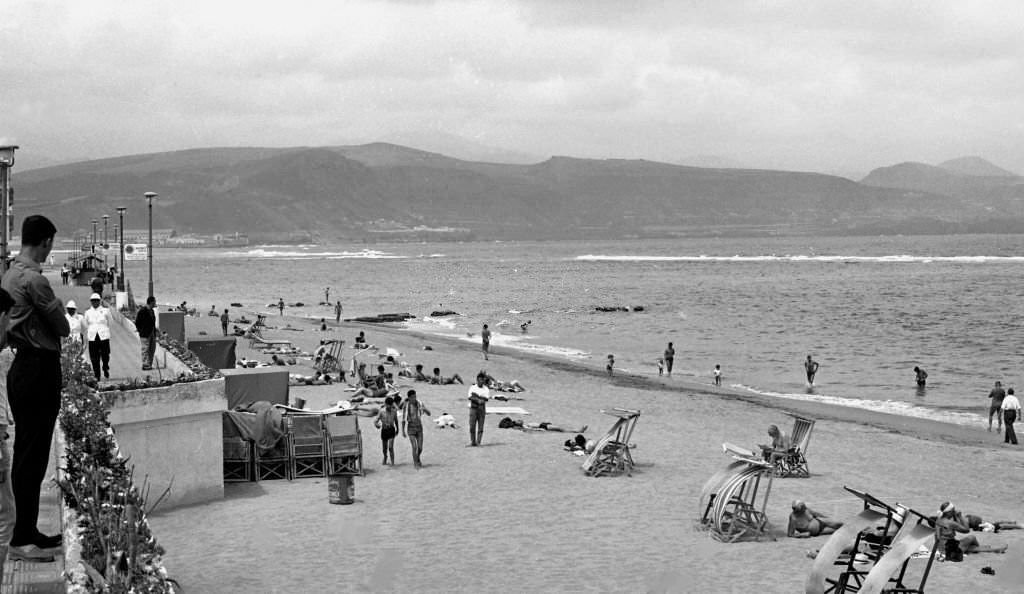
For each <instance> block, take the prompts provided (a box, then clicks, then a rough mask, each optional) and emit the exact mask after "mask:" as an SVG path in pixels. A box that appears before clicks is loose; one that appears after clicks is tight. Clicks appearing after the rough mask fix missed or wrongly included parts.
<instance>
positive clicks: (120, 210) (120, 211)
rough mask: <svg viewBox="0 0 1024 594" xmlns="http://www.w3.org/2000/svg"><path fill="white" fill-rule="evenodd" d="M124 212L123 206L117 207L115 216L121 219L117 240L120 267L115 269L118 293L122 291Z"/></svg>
mask: <svg viewBox="0 0 1024 594" xmlns="http://www.w3.org/2000/svg"><path fill="white" fill-rule="evenodd" d="M126 210H128V209H127V208H125V207H123V206H118V207H117V215H118V216H119V217H120V218H121V238H120V239H119V240H118V243H119V244H120V246H121V265H120V266H118V268H117V274H118V276H119V277H120V280H119V282H118V283H117V290H118V291H124V211H126ZM115 234H116V233H115Z"/></svg>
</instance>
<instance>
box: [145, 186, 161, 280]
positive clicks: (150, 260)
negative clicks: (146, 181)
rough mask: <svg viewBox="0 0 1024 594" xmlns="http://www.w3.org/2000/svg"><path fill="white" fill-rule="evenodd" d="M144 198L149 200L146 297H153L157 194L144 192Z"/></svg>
mask: <svg viewBox="0 0 1024 594" xmlns="http://www.w3.org/2000/svg"><path fill="white" fill-rule="evenodd" d="M145 196H146V200H148V201H149V248H148V251H149V293H147V294H146V298H147V299H149V298H150V297H155V296H156V295H154V294H153V199H154V198H156V197H157V196H158V194H157V193H156V192H146V194H145Z"/></svg>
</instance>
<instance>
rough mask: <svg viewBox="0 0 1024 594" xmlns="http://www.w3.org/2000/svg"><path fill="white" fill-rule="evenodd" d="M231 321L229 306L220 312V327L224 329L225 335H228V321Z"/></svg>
mask: <svg viewBox="0 0 1024 594" xmlns="http://www.w3.org/2000/svg"><path fill="white" fill-rule="evenodd" d="M230 321H231V316H229V315H228V310H227V308H224V313H222V314H220V329H221V330H223V331H224V336H227V335H228V322H230Z"/></svg>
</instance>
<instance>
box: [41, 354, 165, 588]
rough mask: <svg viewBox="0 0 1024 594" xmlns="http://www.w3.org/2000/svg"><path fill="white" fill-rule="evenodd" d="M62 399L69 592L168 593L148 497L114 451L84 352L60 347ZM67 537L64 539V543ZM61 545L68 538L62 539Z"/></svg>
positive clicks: (62, 487) (162, 552)
mask: <svg viewBox="0 0 1024 594" xmlns="http://www.w3.org/2000/svg"><path fill="white" fill-rule="evenodd" d="M61 368H62V371H63V381H64V384H63V385H64V390H63V399H62V403H61V411H60V417H59V419H60V428H61V430H62V432H63V434H64V440H65V459H66V462H65V464H66V468H64V469H63V473H62V475H61V478H60V480H59V483H60V487H61V491H62V493H63V495H64V502H65V504H66V505H67V507H68V508H69V509H70V512H71V513H70V515H71V516H72V517H73V520H71V521H73V522H74V523H75V524H77V526H76V527H77V530H71V531H70V534H72V535H75V536H77V539H78V540H79V542H78V543H77V544H78V546H75V547H70V546H69V547H66V550H71V549H72V548H73V549H75V550H78V551H80V559H79V561H78V562H77V563H72V560H70V559H69V564H68V567H67V569H66V570H65V580H66V582H67V591H68V592H110V593H118V594H119V593H128V592H133V593H134V592H138V593H173V592H175V591H176V589H175V583H174V581H173V580H171V579H169V578H168V577H167V572H166V570H165V569H164V566H163V554H164V550H163V548H162V547H161V546H160V545H158V544H157V542H156V538H155V537H154V536H153V534H152V532H151V531H150V528H149V521H148V520H147V514H148V513H149V512H151V511H152V509H153V508H154V507H156V505H158V504H159V502H160V501H159V500H160V499H161V498H162V495H161V496H160V497H157V500H156V501H154V502H152V504H151V505H150V507H148V508H147V499H148V498H149V495H150V493H148V492H147V491H148V490H147V488H146V486H145V485H143V486H142V488H141V490H140V489H139V487H137V486H136V485H134V484H133V480H132V467H130V466H129V465H128V461H127V460H125V459H124V458H123V457H122V456H121V455H120V454H119V453H118V451H117V441H116V440H115V438H114V431H113V429H111V427H110V423H109V421H108V417H107V413H108V408H107V405H106V404H105V402H104V399H103V398H102V396H100V394H99V393H98V392H97V391H96V382H95V379H94V378H93V374H92V369H91V368H90V367H89V365H88V364H87V363H86V362H85V361H84V360H83V358H82V347H81V346H77V347H76V346H75V345H73V344H71V345H66V348H65V350H64V353H63V355H62V357H61ZM68 533H69V532H67V531H66V532H65V534H66V535H67V534H68ZM65 538H67V536H66V537H65Z"/></svg>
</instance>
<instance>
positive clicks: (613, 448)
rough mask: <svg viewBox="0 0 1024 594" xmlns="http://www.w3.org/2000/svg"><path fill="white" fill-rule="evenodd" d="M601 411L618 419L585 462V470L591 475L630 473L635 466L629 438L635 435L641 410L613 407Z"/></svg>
mask: <svg viewBox="0 0 1024 594" xmlns="http://www.w3.org/2000/svg"><path fill="white" fill-rule="evenodd" d="M601 412H603V413H604V414H606V415H611V416H613V417H617V420H616V421H615V423H614V424H613V425H612V428H611V429H609V430H608V433H606V434H605V436H604V437H602V438H601V439H600V441H598V442H597V445H596V446H594V451H592V452H591V453H590V455H589V456H587V459H586V460H585V461H584V462H583V472H584V473H586V474H587V475H589V476H601V475H602V474H609V475H611V474H621V473H623V472H625V473H626V474H627V475H629V474H631V471H632V470H633V466H634V464H633V456H632V454H630V451H629V448H630V445H629V439H630V437H631V436H632V435H633V429H634V428H635V427H636V421H637V419H638V418H640V411H638V410H629V409H626V408H613V409H612V410H610V411H609V410H602V411H601Z"/></svg>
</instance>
